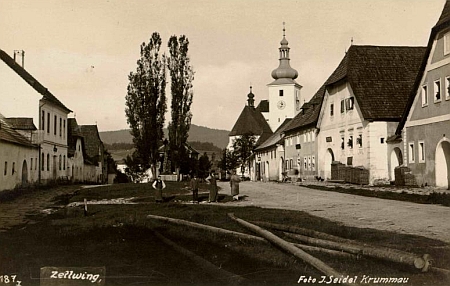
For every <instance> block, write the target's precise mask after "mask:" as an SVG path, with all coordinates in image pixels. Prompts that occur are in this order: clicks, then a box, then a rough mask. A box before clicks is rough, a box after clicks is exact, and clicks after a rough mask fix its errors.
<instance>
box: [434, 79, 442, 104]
mask: <svg viewBox="0 0 450 286" xmlns="http://www.w3.org/2000/svg"><path fill="white" fill-rule="evenodd" d="M440 101H441V80H440V79H439V80H437V81H435V82H434V102H440Z"/></svg>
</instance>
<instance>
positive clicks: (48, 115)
mask: <svg viewBox="0 0 450 286" xmlns="http://www.w3.org/2000/svg"><path fill="white" fill-rule="evenodd" d="M24 56H25V53H24V51H14V58H12V57H10V56H9V55H8V54H7V53H5V52H4V51H3V50H0V59H1V61H0V74H1V77H2V80H1V81H0V96H1V98H2V110H3V112H4V113H5V117H7V118H8V117H14V118H31V121H32V122H38V127H39V130H35V131H33V132H31V143H33V144H36V145H38V146H39V152H38V156H32V157H34V162H33V163H34V164H31V158H29V162H26V163H27V164H26V167H27V171H28V172H31V170H30V167H31V166H32V165H33V167H35V166H34V165H36V157H37V161H38V163H37V164H38V167H37V169H38V170H37V171H38V180H37V182H40V183H47V182H50V181H54V180H57V179H60V178H62V177H65V176H66V165H67V115H68V114H69V113H70V112H71V110H70V109H68V108H67V107H66V106H65V105H64V104H62V103H61V102H60V101H59V100H58V99H57V98H56V97H55V96H54V95H53V94H52V93H51V92H50V91H49V90H48V89H47V88H46V87H44V86H43V85H42V84H41V83H40V82H39V81H37V80H36V79H35V78H34V77H33V76H32V75H31V74H30V73H28V72H27V71H26V70H25V68H24ZM10 112H11V113H13V114H10ZM8 154H9V153H8ZM0 160H2V159H1V158H0ZM11 160H12V158H8V161H11ZM2 161H3V160H2ZM5 162H7V161H6V160H5ZM5 164H6V163H5ZM17 164H19V162H18V163H17ZM24 166H25V163H22V162H20V168H23V167H24ZM17 168H19V167H17ZM35 169H36V168H34V170H35ZM22 172H25V171H23V170H22ZM2 188H4V187H3V186H2Z"/></svg>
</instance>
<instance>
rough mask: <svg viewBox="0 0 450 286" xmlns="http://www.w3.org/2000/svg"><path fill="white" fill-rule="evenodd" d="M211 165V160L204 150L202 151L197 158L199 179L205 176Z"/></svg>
mask: <svg viewBox="0 0 450 286" xmlns="http://www.w3.org/2000/svg"><path fill="white" fill-rule="evenodd" d="M211 166H212V165H211V161H209V158H208V155H207V154H206V152H205V153H203V155H202V156H200V158H199V159H198V177H199V178H200V179H204V178H206V177H207V176H208V173H209V171H210V170H211Z"/></svg>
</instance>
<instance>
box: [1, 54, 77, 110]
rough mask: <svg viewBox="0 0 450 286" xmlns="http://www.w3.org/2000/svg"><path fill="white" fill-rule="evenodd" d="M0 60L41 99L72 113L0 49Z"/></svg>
mask: <svg viewBox="0 0 450 286" xmlns="http://www.w3.org/2000/svg"><path fill="white" fill-rule="evenodd" d="M0 59H1V60H3V61H4V62H5V64H7V65H8V66H9V67H10V68H11V69H12V70H13V71H15V72H16V73H17V74H18V75H19V76H20V77H21V78H23V79H24V80H25V81H26V82H27V83H28V84H29V85H31V87H33V88H34V89H35V90H36V91H37V92H39V93H40V94H41V95H42V96H43V99H44V100H46V101H48V102H50V103H52V104H54V105H56V106H58V107H60V108H62V109H64V110H66V111H67V112H68V113H69V112H72V111H71V110H70V109H68V108H67V107H66V106H65V105H64V104H62V103H61V102H60V101H59V100H58V99H57V98H56V97H55V96H54V95H53V94H52V93H51V92H50V91H49V90H48V89H47V88H46V87H45V86H43V85H42V84H41V83H40V82H39V81H37V79H35V78H34V77H33V76H32V75H31V74H29V73H28V72H27V71H26V70H25V69H24V68H22V67H21V66H20V65H19V64H17V63H16V62H15V61H14V59H13V58H11V57H10V56H9V55H8V54H7V53H5V52H4V51H3V50H1V49H0Z"/></svg>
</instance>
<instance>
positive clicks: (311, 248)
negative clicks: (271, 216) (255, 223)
mask: <svg viewBox="0 0 450 286" xmlns="http://www.w3.org/2000/svg"><path fill="white" fill-rule="evenodd" d="M147 218H152V219H156V220H159V221H164V222H168V223H173V224H177V225H182V226H188V227H194V228H198V229H202V230H207V231H211V232H213V233H219V234H224V235H231V236H234V237H236V238H238V239H244V240H250V241H257V242H262V243H268V241H267V240H265V239H264V238H262V237H259V236H254V235H249V234H245V233H242V232H236V231H231V230H228V229H223V228H218V227H214V226H209V225H205V224H200V223H195V222H190V221H186V220H182V219H174V218H169V217H162V216H156V215H148V216H147ZM293 245H294V246H296V247H298V248H301V249H303V250H306V251H312V252H320V253H326V254H330V255H334V256H338V257H343V258H351V259H357V258H358V256H357V255H354V254H350V253H346V252H342V251H336V250H332V249H326V248H322V247H314V246H310V245H303V244H297V243H293Z"/></svg>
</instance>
